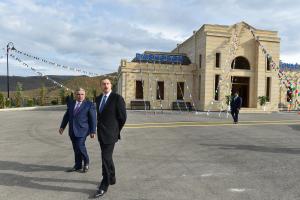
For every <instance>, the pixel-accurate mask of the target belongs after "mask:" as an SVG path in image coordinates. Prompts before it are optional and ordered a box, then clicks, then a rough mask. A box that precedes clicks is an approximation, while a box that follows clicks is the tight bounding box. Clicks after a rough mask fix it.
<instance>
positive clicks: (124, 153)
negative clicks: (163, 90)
mask: <svg viewBox="0 0 300 200" xmlns="http://www.w3.org/2000/svg"><path fill="white" fill-rule="evenodd" d="M63 113H64V111H63V110H61V109H56V110H55V109H49V110H35V111H7V112H0V122H1V123H0V199H1V200H2V199H3V200H6V199H7V200H8V199H9V200H17V199H18V200H19V199H20V200H21V199H22V200H27V199H28V200H29V199H30V200H41V199H43V200H48V199H49V200H50V199H51V200H53V199H57V200H67V199H70V200H71V199H72V200H74V199H76V200H77V199H91V198H92V197H93V194H94V192H95V190H96V188H97V185H98V183H99V181H100V179H101V177H100V175H101V161H100V147H99V144H98V141H97V139H90V138H88V140H87V146H88V151H89V155H90V158H91V163H90V171H89V172H88V173H87V174H83V173H77V172H76V173H66V172H64V171H65V170H66V169H68V168H69V167H72V165H73V151H72V147H71V142H70V140H69V137H68V134H67V132H66V131H65V133H64V135H63V136H60V135H59V134H58V128H59V124H60V121H61V119H62V116H63ZM114 161H115V165H116V173H117V174H116V176H117V184H116V185H113V186H111V187H109V190H108V193H107V194H106V195H105V196H104V197H103V198H102V199H107V200H185V199H187V200H194V199H195V200H221V199H222V200H248V199H249V200H250V199H251V200H271V199H272V200H296V199H300V169H299V168H300V115H298V114H297V113H272V114H241V116H240V124H238V125H234V124H232V123H231V119H230V118H228V119H227V118H226V115H225V114H223V113H222V114H221V116H219V113H210V114H209V115H207V113H198V114H189V113H180V112H170V111H166V112H165V113H164V114H161V113H160V112H157V113H156V114H154V113H153V112H148V113H145V112H144V111H128V121H127V124H126V127H125V129H124V130H123V131H122V140H121V141H119V142H118V143H117V145H116V149H115V152H114Z"/></svg>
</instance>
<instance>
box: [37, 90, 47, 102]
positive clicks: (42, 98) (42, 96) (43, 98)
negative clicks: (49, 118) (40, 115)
mask: <svg viewBox="0 0 300 200" xmlns="http://www.w3.org/2000/svg"><path fill="white" fill-rule="evenodd" d="M46 93H47V88H46V87H45V85H43V86H42V87H41V89H40V102H39V104H40V106H44V105H45V104H46Z"/></svg>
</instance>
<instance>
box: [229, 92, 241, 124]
mask: <svg viewBox="0 0 300 200" xmlns="http://www.w3.org/2000/svg"><path fill="white" fill-rule="evenodd" d="M241 107H242V98H241V97H239V92H238V91H236V92H235V93H234V96H233V97H232V99H231V102H230V108H231V115H232V118H233V123H234V124H237V123H238V121H239V112H240V109H241Z"/></svg>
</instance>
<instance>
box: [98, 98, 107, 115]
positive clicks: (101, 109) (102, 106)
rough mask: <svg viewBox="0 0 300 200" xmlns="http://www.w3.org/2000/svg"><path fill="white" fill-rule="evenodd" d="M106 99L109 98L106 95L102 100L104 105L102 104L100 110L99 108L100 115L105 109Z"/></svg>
mask: <svg viewBox="0 0 300 200" xmlns="http://www.w3.org/2000/svg"><path fill="white" fill-rule="evenodd" d="M106 98H107V96H106V95H104V96H103V99H102V103H101V105H100V108H99V111H100V113H102V111H103V108H104V106H105V103H106Z"/></svg>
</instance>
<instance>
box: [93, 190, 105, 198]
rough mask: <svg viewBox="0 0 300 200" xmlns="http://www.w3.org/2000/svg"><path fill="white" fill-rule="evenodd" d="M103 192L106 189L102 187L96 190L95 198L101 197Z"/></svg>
mask: <svg viewBox="0 0 300 200" xmlns="http://www.w3.org/2000/svg"><path fill="white" fill-rule="evenodd" d="M105 192H106V191H104V190H102V189H99V190H97V192H96V193H95V198H98V197H102V196H103V195H104V194H105Z"/></svg>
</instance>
